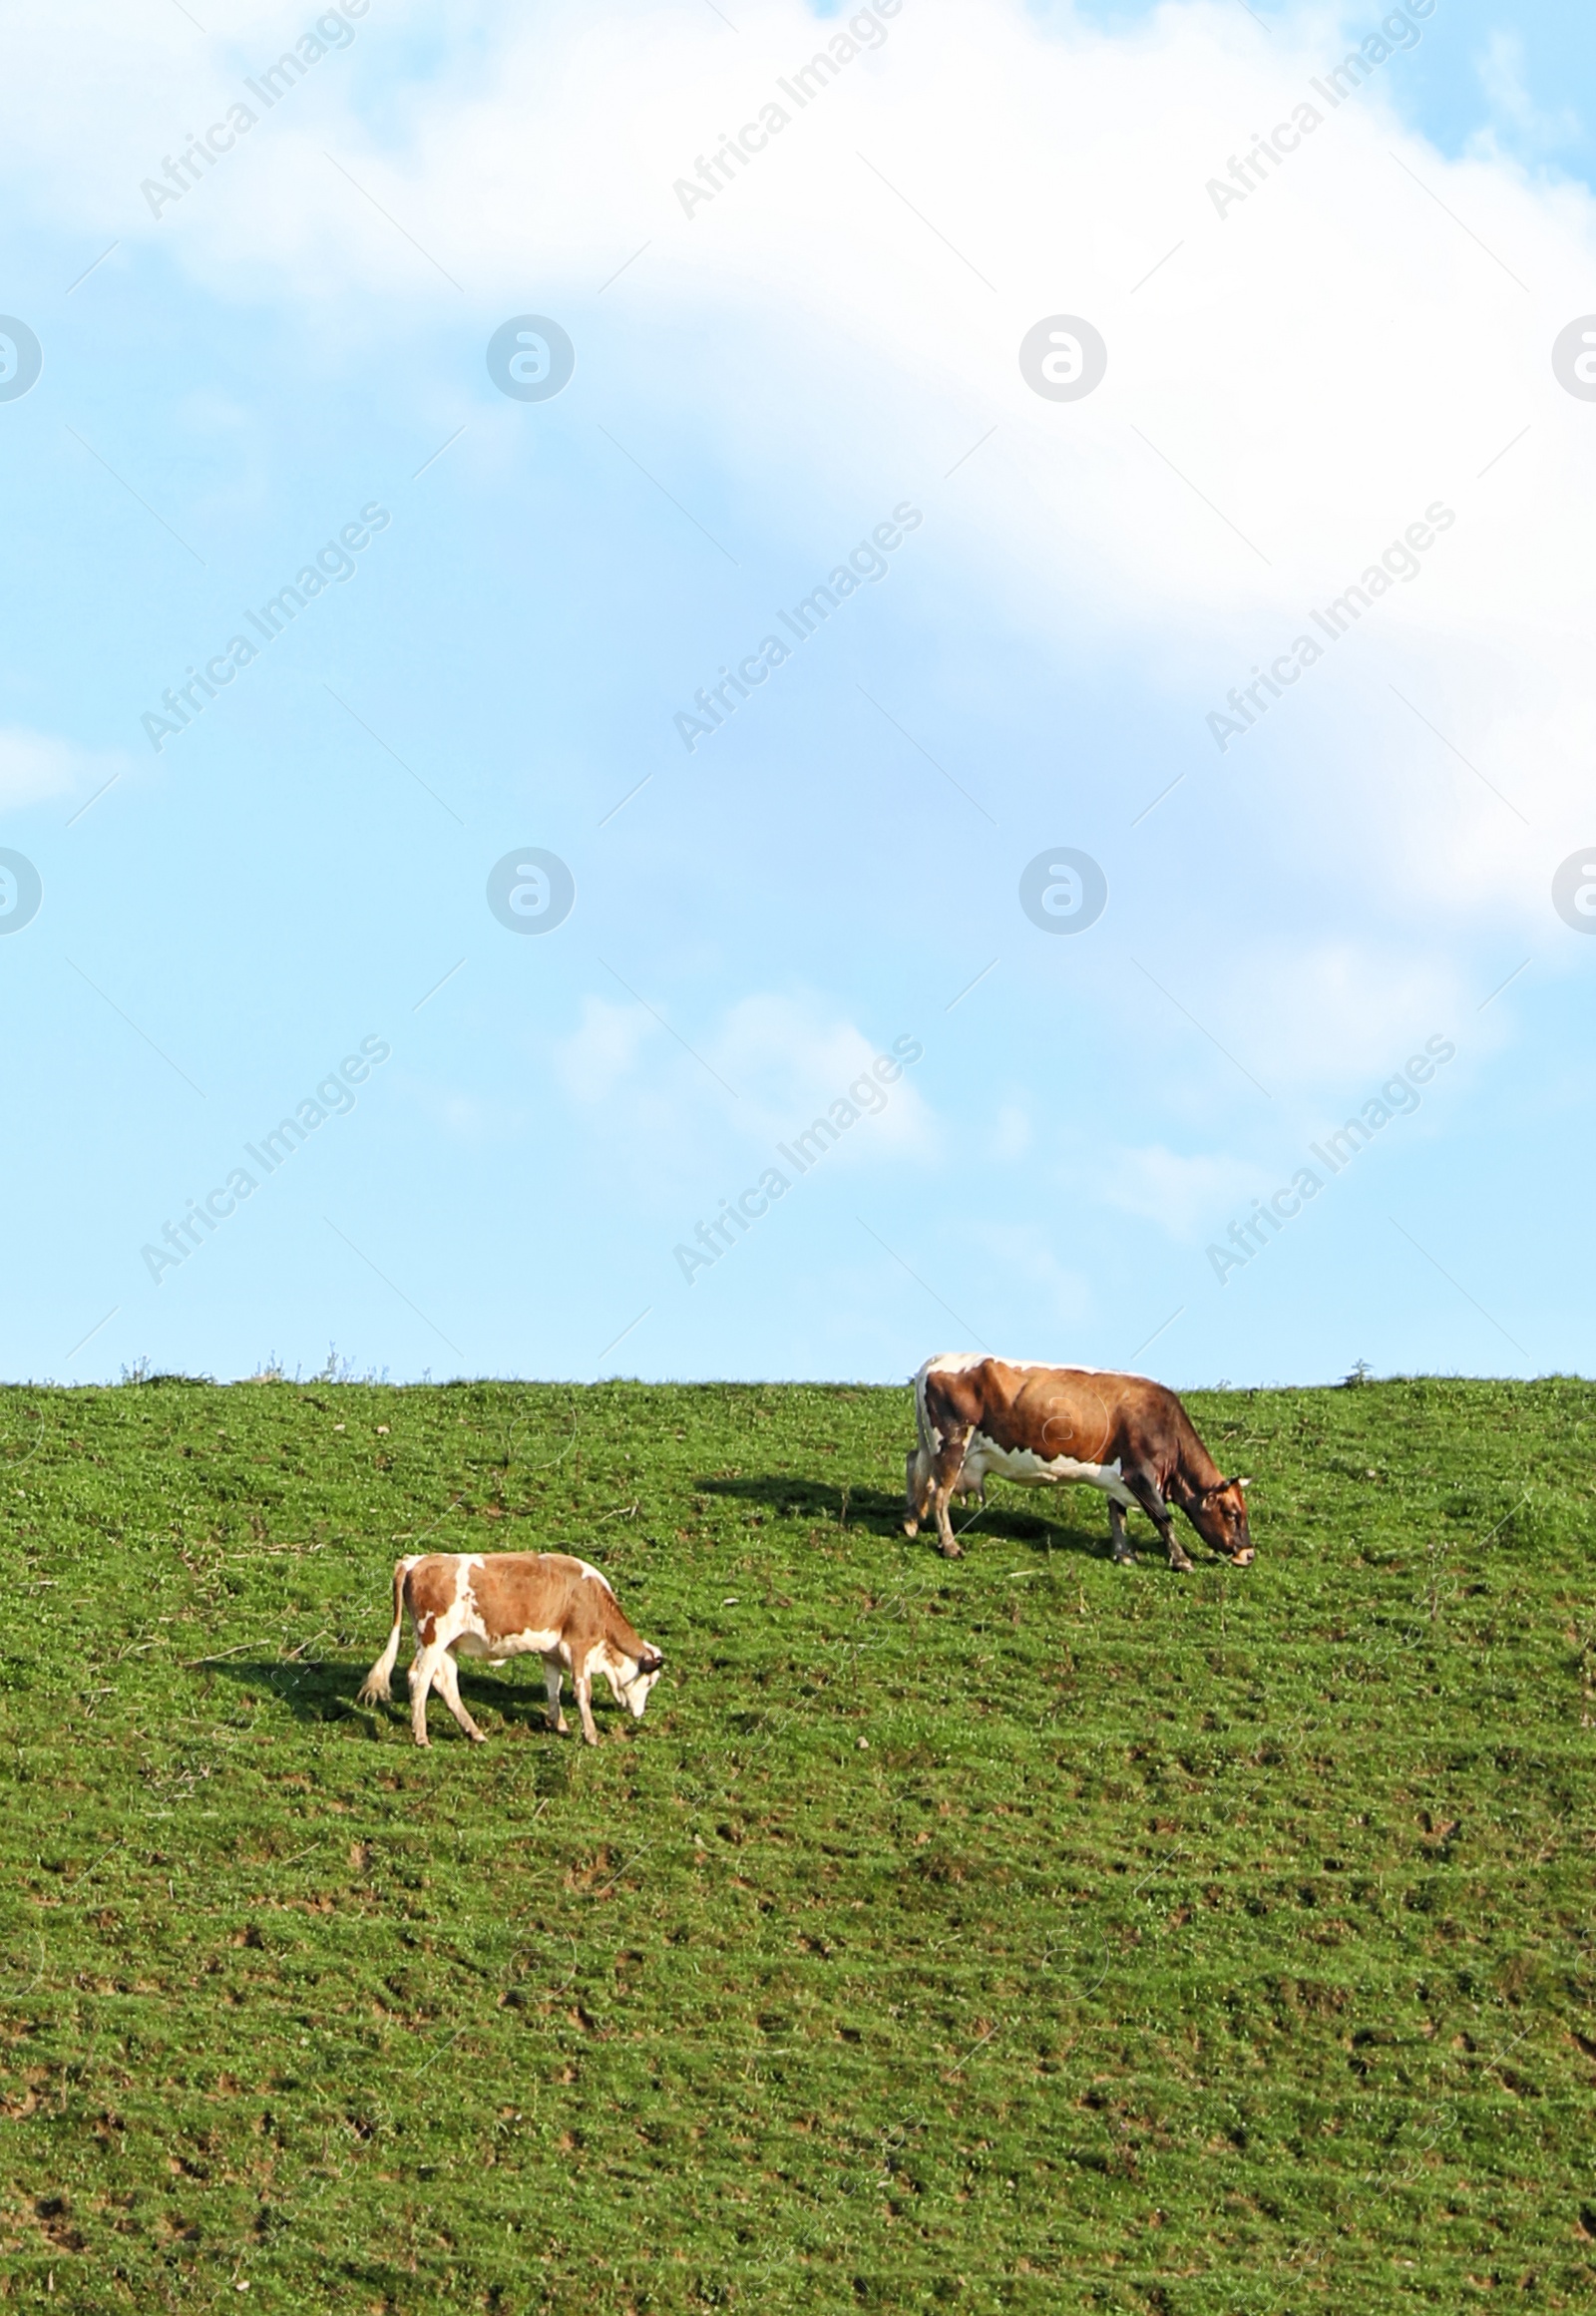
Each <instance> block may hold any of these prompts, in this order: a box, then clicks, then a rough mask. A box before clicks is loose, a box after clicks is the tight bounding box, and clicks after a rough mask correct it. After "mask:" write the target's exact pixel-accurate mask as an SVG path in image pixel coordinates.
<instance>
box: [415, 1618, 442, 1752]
mask: <svg viewBox="0 0 1596 2316" xmlns="http://www.w3.org/2000/svg"><path fill="white" fill-rule="evenodd" d="M444 1655H445V1651H444V1650H442V1649H440V1648H439V1647H438V1646H437V1645H436V1643H434V1644H433V1645H432V1646H430V1647H428V1648H425V1649H418V1650H417V1651H416V1653H415V1655H414V1656H413V1657H412V1658H411V1660H410V1734H411V1736H412V1737H414V1738H415V1740H416V1742H417V1744H418V1745H424V1744H428V1743H430V1742H431V1739H430V1738H429V1737H428V1736H427V1692H428V1690H429V1689H430V1688H431V1687H432V1685H433V1682H434V1681H435V1680H436V1679H437V1677H438V1669H439V1666H440V1664H441V1663H442V1660H443V1658H444ZM438 1686H439V1688H440V1689H441V1688H442V1687H443V1683H442V1682H441V1681H439V1683H438Z"/></svg>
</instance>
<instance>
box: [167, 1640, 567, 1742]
mask: <svg viewBox="0 0 1596 2316" xmlns="http://www.w3.org/2000/svg"><path fill="white" fill-rule="evenodd" d="M200 1670H202V1671H203V1672H205V1673H212V1674H220V1675H221V1677H222V1678H223V1679H224V1680H227V1681H235V1682H237V1684H238V1685H239V1687H240V1688H242V1689H250V1690H253V1692H254V1693H255V1695H256V1696H257V1697H271V1698H274V1699H275V1700H276V1701H277V1703H278V1704H279V1705H285V1706H286V1707H287V1708H288V1711H289V1712H290V1713H291V1714H292V1715H293V1718H294V1720H295V1721H304V1722H328V1721H349V1720H364V1719H365V1718H366V1716H367V1715H368V1714H373V1713H375V1714H380V1715H383V1716H385V1717H388V1718H390V1719H392V1720H393V1721H394V1722H395V1723H396V1724H398V1725H402V1726H404V1727H405V1728H407V1729H408V1727H409V1723H410V1697H409V1692H408V1690H407V1688H406V1686H405V1677H404V1668H403V1667H402V1666H401V1667H400V1668H399V1670H398V1671H396V1672H395V1674H394V1677H393V1699H392V1702H391V1703H390V1704H388V1705H361V1704H359V1703H358V1702H357V1701H356V1696H355V1692H356V1691H357V1690H358V1689H359V1687H360V1684H361V1682H362V1681H363V1680H364V1679H365V1677H366V1667H365V1665H364V1664H350V1665H325V1664H310V1665H292V1664H284V1663H282V1661H281V1660H280V1659H279V1660H277V1661H275V1662H272V1661H271V1660H269V1659H262V1658H256V1659H253V1660H251V1659H249V1658H247V1657H234V1658H230V1659H228V1660H227V1661H226V1662H225V1663H222V1664H215V1665H206V1666H204V1667H202V1668H200ZM535 1670H536V1674H537V1680H536V1683H534V1682H533V1681H531V1680H525V1681H518V1680H515V1679H513V1678H512V1679H506V1678H505V1677H504V1676H502V1675H501V1676H500V1678H498V1679H497V1680H496V1679H495V1678H494V1677H493V1676H492V1675H491V1674H483V1673H480V1672H477V1671H474V1670H473V1669H472V1668H471V1667H470V1665H469V1664H462V1665H461V1666H460V1696H461V1700H462V1702H463V1703H464V1705H465V1707H466V1710H467V1712H468V1713H469V1714H470V1715H471V1717H472V1719H473V1720H474V1721H478V1720H481V1718H482V1716H483V1715H484V1714H488V1715H490V1716H491V1717H492V1718H493V1720H494V1722H495V1723H497V1724H499V1725H501V1726H502V1725H503V1724H505V1723H515V1724H519V1725H521V1727H522V1728H523V1729H524V1730H525V1731H527V1732H530V1733H536V1734H539V1735H546V1736H548V1737H550V1738H551V1739H553V1740H554V1741H555V1742H557V1743H564V1742H565V1741H566V1740H565V1739H564V1738H556V1737H555V1733H554V1732H553V1730H551V1729H550V1727H549V1699H548V1695H547V1693H546V1691H545V1689H544V1685H543V1660H542V1659H541V1658H540V1659H538V1660H537V1663H536V1667H535ZM600 1703H601V1700H600V1698H599V1696H598V1693H597V1692H596V1693H595V1696H594V1716H595V1719H596V1720H597V1719H601V1716H600ZM566 1707H567V1713H568V1717H572V1708H571V1684H570V1682H569V1681H568V1682H567V1683H566ZM572 1718H574V1717H572ZM427 1719H428V1726H429V1728H430V1729H431V1730H432V1731H433V1734H434V1735H435V1736H438V1735H441V1734H442V1732H443V1731H444V1730H446V1731H447V1732H448V1734H449V1735H450V1736H451V1737H457V1736H459V1734H460V1733H459V1732H458V1731H457V1730H456V1728H455V1725H454V1720H453V1717H452V1716H451V1714H450V1712H449V1708H448V1707H447V1706H446V1705H445V1704H444V1701H443V1699H442V1698H441V1697H440V1696H439V1694H438V1692H437V1690H436V1689H434V1690H433V1692H432V1695H431V1696H430V1697H429V1698H428V1700H427ZM440 1724H441V1725H442V1728H441V1729H440V1726H439V1725H440ZM490 1734H492V1733H491V1732H490Z"/></svg>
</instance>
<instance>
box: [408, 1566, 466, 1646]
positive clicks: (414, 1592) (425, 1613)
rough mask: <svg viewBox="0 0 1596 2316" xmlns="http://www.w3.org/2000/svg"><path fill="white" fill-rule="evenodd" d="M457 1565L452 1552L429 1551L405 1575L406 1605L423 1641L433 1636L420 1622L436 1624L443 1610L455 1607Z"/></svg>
mask: <svg viewBox="0 0 1596 2316" xmlns="http://www.w3.org/2000/svg"><path fill="white" fill-rule="evenodd" d="M457 1566H458V1562H457V1561H456V1560H455V1558H454V1557H453V1555H452V1554H445V1553H442V1552H429V1553H428V1554H427V1555H426V1556H425V1558H424V1559H421V1560H418V1561H417V1562H416V1565H415V1567H414V1568H412V1569H411V1571H410V1574H409V1575H408V1576H407V1577H406V1578H405V1606H406V1607H407V1608H408V1609H409V1611H410V1614H411V1618H412V1620H413V1621H414V1624H415V1627H416V1630H417V1632H418V1633H421V1637H422V1641H423V1644H425V1643H427V1642H428V1641H430V1640H431V1639H432V1634H431V1632H430V1631H427V1632H422V1627H423V1625H427V1626H431V1625H433V1624H435V1623H436V1622H437V1620H438V1618H439V1617H441V1616H442V1615H443V1612H444V1610H445V1609H447V1608H452V1607H453V1606H454V1598H455V1569H456V1567H457Z"/></svg>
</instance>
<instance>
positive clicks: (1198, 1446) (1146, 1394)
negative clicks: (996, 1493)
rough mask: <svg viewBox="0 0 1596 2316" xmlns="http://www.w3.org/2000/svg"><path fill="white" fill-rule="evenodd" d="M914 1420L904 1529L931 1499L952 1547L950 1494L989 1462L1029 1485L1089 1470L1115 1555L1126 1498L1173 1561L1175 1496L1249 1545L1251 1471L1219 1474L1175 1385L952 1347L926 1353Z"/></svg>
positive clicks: (1221, 1537)
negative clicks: (1102, 1500) (1244, 1475)
mask: <svg viewBox="0 0 1596 2316" xmlns="http://www.w3.org/2000/svg"><path fill="white" fill-rule="evenodd" d="M915 1422H916V1427H917V1428H918V1430H919V1433H920V1444H919V1446H918V1447H915V1448H912V1449H911V1450H910V1455H909V1470H908V1481H909V1486H908V1501H907V1504H906V1507H905V1517H904V1530H905V1533H906V1534H907V1535H910V1536H913V1535H916V1534H917V1533H918V1531H919V1528H920V1523H921V1521H922V1520H924V1519H926V1518H927V1517H928V1515H929V1514H930V1513H931V1512H932V1511H933V1510H934V1511H935V1513H936V1519H937V1533H938V1535H939V1537H940V1539H941V1543H942V1549H943V1551H944V1552H945V1553H946V1554H947V1555H948V1556H949V1557H950V1558H957V1556H958V1554H959V1551H960V1546H959V1542H958V1539H957V1538H956V1537H955V1535H954V1531H953V1523H952V1521H951V1520H950V1519H949V1517H948V1502H949V1498H950V1497H951V1496H955V1495H969V1494H972V1493H974V1492H975V1491H976V1490H977V1489H978V1488H980V1487H983V1486H984V1485H985V1482H986V1478H987V1475H988V1473H989V1472H994V1473H996V1474H997V1475H998V1477H999V1478H1000V1479H1011V1480H1018V1481H1019V1482H1020V1483H1021V1484H1022V1485H1024V1486H1029V1487H1047V1486H1050V1485H1055V1484H1056V1483H1057V1482H1059V1481H1061V1480H1085V1481H1086V1482H1087V1483H1088V1484H1089V1485H1090V1486H1092V1487H1095V1488H1101V1489H1102V1491H1103V1493H1104V1495H1105V1496H1106V1497H1107V1498H1108V1534H1109V1541H1110V1543H1111V1545H1112V1548H1113V1555H1114V1558H1115V1559H1116V1560H1123V1561H1133V1560H1134V1559H1135V1557H1136V1555H1135V1553H1134V1552H1133V1551H1132V1550H1131V1547H1130V1540H1129V1538H1128V1537H1127V1535H1126V1533H1125V1513H1126V1511H1127V1510H1128V1509H1129V1507H1130V1506H1131V1505H1132V1504H1139V1505H1140V1506H1141V1508H1142V1510H1143V1511H1144V1512H1145V1513H1146V1514H1147V1517H1148V1518H1149V1519H1150V1520H1151V1521H1152V1523H1153V1525H1154V1526H1155V1527H1156V1529H1157V1530H1158V1533H1159V1535H1160V1537H1161V1538H1162V1539H1163V1542H1164V1545H1165V1547H1166V1548H1167V1550H1168V1553H1169V1565H1170V1567H1171V1568H1179V1569H1190V1567H1191V1562H1190V1561H1189V1560H1188V1559H1187V1557H1186V1555H1185V1553H1184V1552H1183V1551H1182V1549H1181V1547H1180V1543H1179V1540H1178V1539H1177V1537H1176V1535H1175V1528H1174V1522H1173V1521H1172V1520H1171V1518H1170V1506H1171V1505H1173V1506H1174V1507H1175V1509H1176V1510H1177V1511H1181V1512H1184V1513H1185V1515H1186V1517H1187V1519H1188V1520H1189V1521H1190V1522H1191V1524H1192V1526H1193V1527H1194V1528H1195V1529H1196V1531H1197V1533H1198V1535H1199V1536H1201V1537H1202V1538H1203V1540H1204V1542H1205V1543H1207V1544H1211V1545H1212V1546H1213V1548H1214V1550H1215V1551H1216V1552H1218V1553H1221V1554H1223V1555H1224V1557H1225V1558H1226V1559H1228V1560H1231V1561H1233V1562H1234V1563H1235V1565H1236V1566H1237V1567H1238V1568H1245V1567H1246V1566H1247V1564H1248V1562H1249V1561H1250V1560H1251V1559H1252V1557H1253V1543H1252V1537H1251V1536H1250V1535H1249V1533H1248V1529H1247V1498H1246V1494H1245V1490H1246V1488H1247V1485H1248V1483H1247V1481H1246V1480H1244V1479H1226V1478H1225V1477H1224V1476H1223V1475H1222V1473H1221V1472H1220V1469H1219V1466H1218V1465H1217V1464H1216V1463H1215V1462H1214V1460H1213V1458H1212V1457H1211V1456H1210V1454H1209V1453H1208V1450H1207V1448H1206V1447H1204V1445H1203V1443H1202V1441H1201V1440H1200V1439H1199V1438H1198V1436H1197V1433H1196V1430H1195V1428H1194V1426H1193V1424H1192V1420H1191V1417H1190V1416H1189V1415H1188V1414H1187V1412H1186V1410H1185V1408H1184V1407H1183V1406H1182V1405H1181V1403H1180V1401H1179V1399H1178V1398H1176V1396H1175V1394H1174V1392H1173V1391H1170V1390H1166V1388H1165V1387H1164V1385H1163V1384H1162V1383H1154V1382H1152V1381H1150V1380H1149V1379H1148V1377H1147V1376H1145V1375H1119V1374H1109V1373H1103V1372H1100V1371H1099V1370H1098V1369H1097V1368H1095V1367H1046V1366H1041V1365H1039V1364H1037V1363H1035V1362H1034V1361H1029V1360H1022V1359H994V1358H982V1357H980V1356H978V1355H977V1354H976V1353H974V1352H970V1353H968V1354H966V1355H965V1356H963V1357H960V1356H956V1355H952V1354H949V1355H945V1356H944V1357H942V1358H935V1359H928V1360H927V1361H926V1363H925V1365H924V1366H923V1367H922V1368H921V1370H920V1372H919V1374H918V1375H917V1376H916V1377H915Z"/></svg>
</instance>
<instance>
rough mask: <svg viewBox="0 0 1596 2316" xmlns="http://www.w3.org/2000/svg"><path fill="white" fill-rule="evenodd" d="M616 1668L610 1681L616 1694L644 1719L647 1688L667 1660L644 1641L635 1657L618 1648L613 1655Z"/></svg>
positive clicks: (633, 1714) (635, 1717)
mask: <svg viewBox="0 0 1596 2316" xmlns="http://www.w3.org/2000/svg"><path fill="white" fill-rule="evenodd" d="M612 1663H613V1667H614V1670H613V1671H612V1672H611V1673H610V1676H609V1683H610V1687H611V1688H612V1689H613V1690H614V1693H615V1695H616V1697H617V1698H618V1699H619V1700H620V1702H621V1704H622V1705H623V1706H624V1707H625V1708H626V1711H627V1712H628V1713H629V1714H630V1715H631V1718H632V1720H633V1721H641V1719H642V1709H643V1707H644V1706H645V1705H646V1704H647V1702H648V1692H649V1690H650V1689H652V1687H653V1685H654V1683H655V1682H656V1681H657V1680H658V1678H659V1676H660V1674H661V1673H662V1672H663V1671H664V1669H665V1660H664V1658H663V1657H662V1656H661V1655H660V1654H659V1651H658V1650H657V1649H654V1648H650V1646H649V1644H648V1643H647V1642H646V1641H644V1642H643V1644H642V1646H641V1648H640V1649H639V1650H638V1652H637V1654H636V1656H635V1657H626V1656H622V1654H621V1653H620V1651H619V1650H618V1649H617V1650H616V1651H615V1653H614V1657H613V1659H612Z"/></svg>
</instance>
